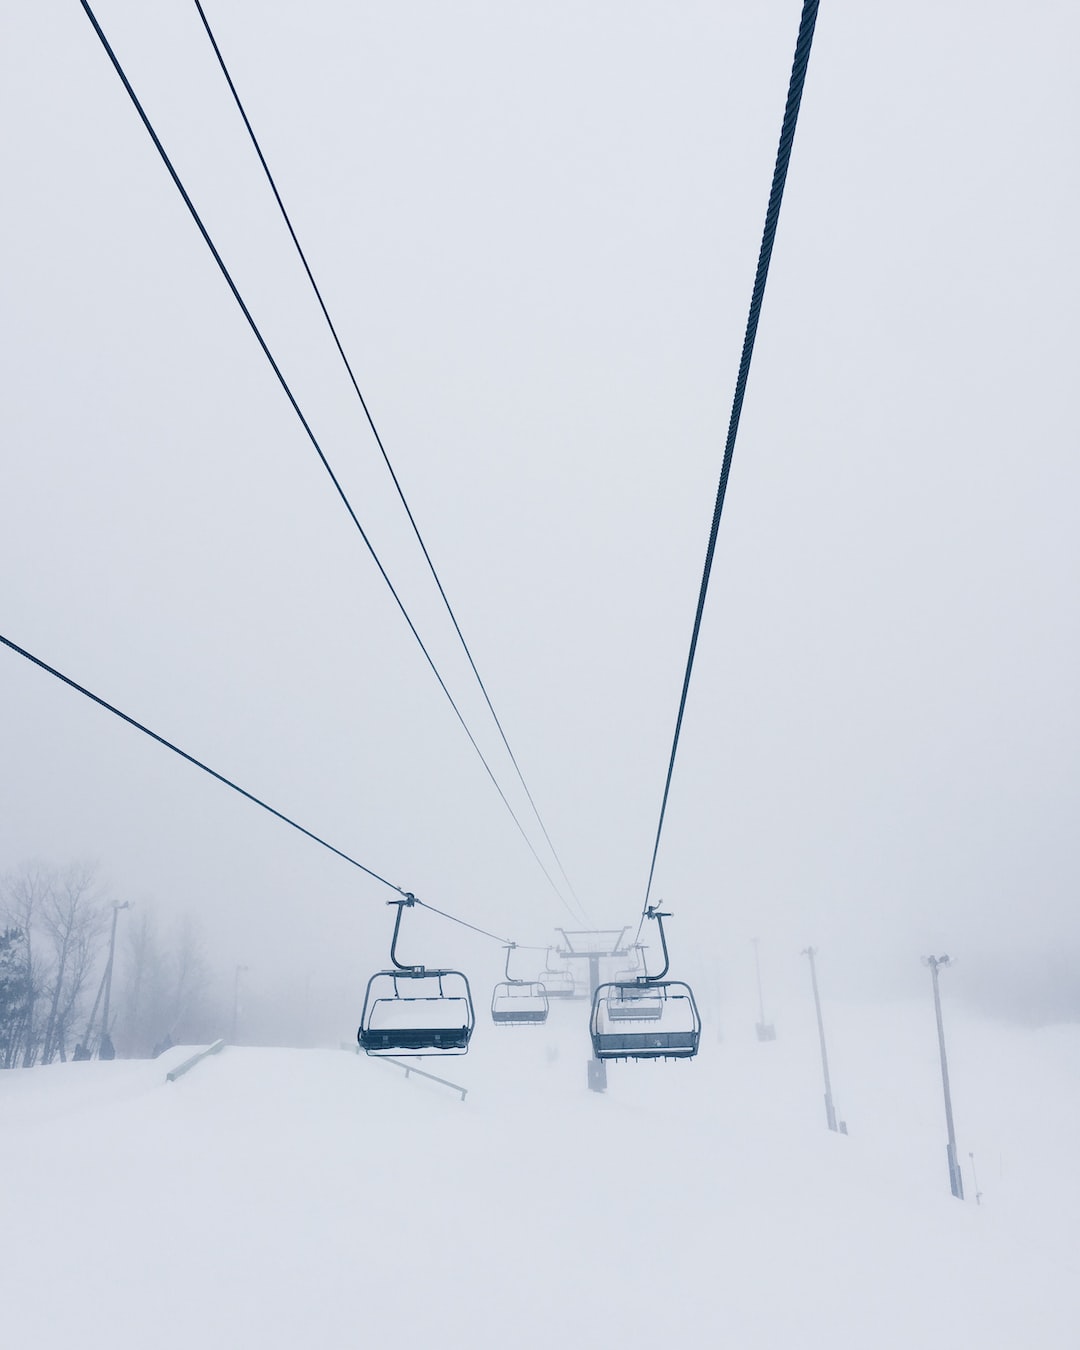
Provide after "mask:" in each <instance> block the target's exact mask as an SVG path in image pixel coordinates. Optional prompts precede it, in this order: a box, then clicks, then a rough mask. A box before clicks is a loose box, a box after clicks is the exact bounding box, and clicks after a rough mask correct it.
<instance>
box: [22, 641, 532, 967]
mask: <svg viewBox="0 0 1080 1350" xmlns="http://www.w3.org/2000/svg"><path fill="white" fill-rule="evenodd" d="M0 644H2V645H3V646H5V647H7V648H8V649H9V650H10V651H13V652H14V653H15V654H16V655H17V656H21V657H23V658H24V659H25V660H27V661H29V662H30V663H31V665H35V666H37V668H38V669H39V670H43V671H45V673H46V674H47V675H51V676H52V677H53V678H54V679H57V680H59V681H60V682H61V684H66V685H67V686H68V688H69V689H74V690H75V692H76V693H77V694H82V696H83V697H84V698H88V699H89V700H90V701H91V703H96V704H97V705H98V707H99V708H104V709H105V711H106V712H108V713H112V715H113V716H114V717H118V718H119V719H120V720H121V722H126V723H127V724H128V726H129V727H134V728H135V730H136V731H141V732H142V734H143V735H144V736H149V738H150V739H151V740H152V741H156V742H157V744H158V745H161V746H164V747H165V749H166V750H171V751H172V752H173V754H174V755H179V756H180V758H181V759H183V760H186V761H187V762H188V763H189V764H191V765H193V766H194V767H195V768H196V769H201V770H202V772H203V773H205V774H209V776H210V777H211V778H213V779H215V780H216V781H217V782H219V783H220V784H221V785H222V786H223V787H227V788H228V789H229V790H230V791H231V792H236V793H238V794H239V795H240V796H241V797H243V798H245V799H246V800H247V801H249V802H251V803H252V805H254V806H257V807H259V808H260V809H261V810H263V811H266V812H268V813H269V814H270V815H272V816H273V817H274V818H275V819H276V820H280V821H281V822H282V824H284V825H288V826H289V827H290V829H293V830H296V831H297V832H298V833H300V834H302V835H303V836H304V837H305V838H306V839H310V840H311V841H312V843H314V844H318V845H319V847H320V848H325V849H327V850H328V851H329V852H330V853H333V854H334V856H335V857H338V858H340V859H341V860H342V861H343V862H347V863H349V864H350V866H352V867H356V868H359V870H360V871H361V872H364V873H366V875H367V876H369V877H371V878H372V879H373V880H374V881H377V882H379V883H380V884H381V885H383V886H388V887H389V888H390V890H392V891H396V892H397V893H398V895H403V896H406V897H408V898H409V899H410V901H411V902H414V903H415V904H418V905H421V906H422V907H423V908H424V909H429V910H431V912H432V914H438V915H439V917H440V918H443V919H449V921H450V922H451V923H456V924H460V925H461V927H462V928H469V929H471V930H472V931H473V932H474V933H479V934H481V936H483V937H488V938H491V939H492V941H494V942H498V943H501V944H502V945H503V946H505V945H506V944H507V942H509V939H508V938H502V937H499V936H498V934H497V933H489V932H488V930H487V929H486V928H478V927H477V925H476V924H474V923H469V922H467V921H466V920H465V919H459V918H458V917H457V916H456V915H454V914H448V913H447V912H446V910H444V909H436V908H435V906H434V905H429V904H427V903H426V902H425V901H423V900H421V899H420V898H419V897H418V896H415V895H413V894H412V892H411V891H406V890H404V889H403V888H402V887H401V886H398V885H397V884H396V883H395V882H393V881H388V880H387V879H386V877H384V876H381V875H380V874H379V873H378V872H376V871H375V870H374V869H373V868H371V867H368V866H367V865H366V864H365V863H362V862H358V861H357V859H356V858H354V857H352V856H351V855H350V854H348V853H346V852H345V851H344V850H343V849H340V848H337V847H336V846H335V845H334V844H331V843H328V842H327V840H325V839H323V838H322V837H321V836H320V835H317V834H316V833H315V832H314V831H313V830H309V829H308V828H307V827H306V826H304V825H301V824H299V823H298V822H297V821H295V820H293V819H292V817H291V816H287V815H286V814H285V813H284V811H279V810H278V809H277V808H276V807H274V806H271V805H270V804H269V802H264V801H263V799H262V798H261V797H256V796H255V794H254V793H253V792H249V791H248V790H247V789H246V788H242V787H241V786H240V784H239V783H235V782H233V780H232V779H231V778H226V777H225V775H224V774H223V773H218V771H217V770H216V769H212V768H211V767H210V766H209V764H205V763H203V761H202V760H201V759H196V758H195V756H194V755H191V754H189V753H188V752H187V751H186V750H182V749H181V748H180V746H178V745H176V744H175V743H174V742H173V741H170V740H166V738H165V737H164V736H161V735H159V734H158V733H157V732H156V731H151V729H150V728H149V727H148V726H146V725H145V724H144V723H142V722H139V721H137V720H136V719H135V718H134V717H131V716H130V715H129V714H128V713H126V712H122V711H121V710H120V709H119V708H117V707H116V706H115V705H114V704H112V703H109V702H107V701H106V700H105V699H103V698H102V697H101V696H100V695H99V694H95V693H93V692H92V691H91V690H90V689H87V688H86V686H85V685H82V684H79V683H78V681H76V680H73V679H72V678H71V677H70V676H69V675H65V674H64V673H63V672H62V671H59V670H57V668H56V667H55V666H51V665H49V663H48V662H47V661H43V660H42V659H41V657H40V656H35V655H34V654H33V652H29V651H27V650H26V648H25V647H20V646H19V644H18V643H17V642H13V641H12V640H11V638H9V637H5V636H4V634H3V633H0ZM390 903H393V902H392V901H391V902H390ZM511 945H513V946H517V945H518V944H517V943H512V944H511ZM530 950H534V951H540V950H543V949H542V948H539V947H536V948H532V949H530Z"/></svg>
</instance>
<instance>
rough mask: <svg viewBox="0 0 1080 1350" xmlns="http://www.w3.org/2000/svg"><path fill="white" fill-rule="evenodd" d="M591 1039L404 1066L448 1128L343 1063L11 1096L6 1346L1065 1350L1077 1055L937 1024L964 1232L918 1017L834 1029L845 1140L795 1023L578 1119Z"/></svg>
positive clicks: (571, 1031) (411, 1088)
mask: <svg viewBox="0 0 1080 1350" xmlns="http://www.w3.org/2000/svg"><path fill="white" fill-rule="evenodd" d="M581 1017H582V1008H581V1006H580V1005H574V1006H573V1007H566V1006H562V1007H559V1008H556V1009H555V1010H554V1012H553V1018H552V1021H553V1023H555V1025H550V1024H549V1026H548V1027H546V1028H540V1029H534V1028H521V1029H517V1030H499V1031H496V1030H494V1029H492V1028H490V1027H487V1026H481V1028H480V1029H479V1030H478V1032H477V1035H476V1037H475V1040H474V1049H473V1051H472V1052H471V1053H470V1054H469V1055H468V1056H467V1057H465V1058H457V1059H450V1060H445V1061H442V1062H441V1063H436V1062H435V1061H433V1060H430V1059H427V1060H423V1061H420V1062H419V1065H420V1067H423V1068H426V1069H429V1070H432V1071H434V1072H438V1073H443V1074H445V1076H446V1077H448V1078H451V1079H454V1080H455V1081H458V1082H460V1083H462V1084H463V1085H465V1086H466V1087H468V1089H469V1095H468V1098H467V1100H465V1101H464V1102H462V1101H461V1100H460V1099H459V1098H458V1097H457V1096H455V1095H454V1094H453V1093H451V1092H449V1091H447V1090H446V1089H445V1088H442V1087H439V1086H438V1085H436V1084H433V1083H430V1082H426V1081H424V1080H420V1079H417V1078H415V1077H413V1078H410V1079H408V1080H406V1078H405V1076H404V1074H402V1073H401V1072H400V1070H398V1069H397V1068H395V1067H394V1066H393V1065H387V1064H384V1063H380V1062H378V1061H375V1060H369V1059H366V1058H362V1057H358V1056H356V1055H354V1054H352V1053H345V1052H343V1051H340V1050H337V1051H332V1050H322V1051H311V1050H308V1051H300V1050H260V1049H244V1048H227V1049H226V1050H225V1051H223V1052H222V1053H221V1054H220V1055H218V1056H216V1057H214V1058H208V1059H207V1060H205V1061H204V1062H202V1063H201V1064H200V1065H199V1066H198V1067H197V1068H196V1069H194V1070H193V1071H192V1072H191V1073H190V1074H188V1075H186V1076H185V1077H183V1078H181V1079H179V1080H178V1081H176V1082H173V1083H166V1082H165V1073H166V1070H167V1069H169V1068H170V1067H173V1066H175V1064H176V1063H178V1062H179V1061H180V1060H182V1059H183V1058H185V1055H186V1053H187V1052H186V1051H184V1050H182V1049H176V1050H173V1051H171V1052H170V1053H169V1055H168V1056H165V1057H163V1058H162V1059H159V1060H157V1061H154V1062H123V1061H118V1062H115V1063H112V1064H97V1063H92V1064H70V1065H61V1066H55V1067H50V1068H47V1069H35V1070H30V1071H26V1072H13V1073H8V1074H4V1075H0V1139H2V1143H3V1157H4V1159H5V1163H6V1166H5V1180H4V1186H3V1191H4V1222H3V1226H2V1229H0V1281H2V1284H3V1288H4V1301H3V1313H2V1320H3V1326H4V1343H5V1344H7V1345H11V1346H31V1345H33V1346H36V1347H42V1348H43V1350H51V1348H52V1347H60V1346H64V1347H68V1346H70V1347H78V1348H79V1350H84V1348H87V1350H88V1348H89V1347H99V1346H100V1347H106V1346H107V1347H110V1348H111V1350H135V1348H136V1347H138V1348H139V1350H144V1348H149V1347H162V1348H165V1347H196V1346H197V1347H218V1346H221V1347H226V1346H235V1347H248V1346H250V1347H278V1346H281V1347H290V1348H292V1347H296V1346H305V1347H314V1346H319V1347H336V1346H368V1345H372V1346H374V1345H378V1346H386V1347H398V1346H400V1347H408V1348H409V1350H411V1348H412V1347H420V1346H427V1345H440V1346H454V1347H456V1346H461V1347H469V1350H487V1348H488V1347H493V1348H494V1347H499V1348H500V1350H502V1348H504V1347H506V1348H511V1347H519V1346H520V1347H529V1348H530V1350H531V1348H532V1347H537V1348H539V1347H550V1346H554V1345H558V1346H560V1347H576V1346H593V1345H597V1344H604V1343H607V1342H608V1341H611V1340H613V1341H615V1342H616V1343H620V1344H628V1343H633V1344H634V1345H663V1346H682V1345H693V1346H695V1347H698V1346H731V1347H740V1348H741V1347H784V1348H785V1350H788V1348H790V1347H804V1346H805V1347H817V1346H822V1347H824V1346H829V1347H853V1348H854V1347H859V1348H860V1350H866V1348H868V1347H874V1348H875V1350H886V1347H894V1346H895V1347H904V1348H905V1350H906V1348H907V1347H914V1346H918V1347H920V1350H927V1347H935V1346H946V1345H947V1346H950V1347H964V1346H977V1347H980V1348H982V1347H1003V1348H1004V1347H1009V1348H1010V1350H1011V1348H1013V1347H1017V1348H1019V1347H1025V1346H1038V1347H1040V1350H1050V1348H1051V1347H1072V1348H1075V1347H1076V1346H1077V1344H1078V1343H1080V1321H1078V1319H1077V1316H1076V1314H1077V1310H1078V1303H1080V1278H1078V1276H1080V1270H1078V1265H1080V1262H1078V1260H1077V1242H1076V1238H1075V1215H1076V1212H1077V1201H1078V1200H1080V1189H1078V1185H1077V1175H1076V1174H1077V1168H1076V1164H1075V1160H1074V1157H1073V1155H1072V1153H1071V1151H1070V1150H1071V1149H1072V1137H1071V1136H1072V1134H1073V1132H1074V1128H1075V1122H1076V1120H1077V1106H1078V1104H1080V1085H1078V1081H1077V1068H1078V1066H1080V1029H1078V1028H1075V1027H1073V1028H1057V1029H1049V1030H1046V1031H1042V1032H1024V1033H1021V1032H1016V1031H1009V1030H1006V1029H1003V1028H1000V1027H995V1026H992V1025H988V1024H979V1023H974V1022H967V1021H963V1020H962V1019H961V1020H958V1019H955V1018H954V1019H953V1025H952V1026H951V1032H952V1035H951V1049H952V1055H953V1060H954V1074H955V1079H956V1082H955V1093H956V1105H957V1116H958V1128H959V1130H960V1143H961V1157H962V1159H963V1161H964V1163H965V1166H966V1167H967V1166H968V1164H969V1159H968V1156H967V1155H968V1152H969V1151H975V1153H976V1158H975V1161H976V1164H977V1166H978V1168H979V1181H980V1184H981V1186H982V1190H983V1192H984V1194H983V1203H982V1204H981V1206H976V1204H975V1203H974V1202H973V1199H969V1201H968V1202H966V1203H960V1202H958V1201H956V1200H954V1199H952V1197H951V1196H950V1195H949V1193H948V1188H947V1181H946V1173H945V1161H944V1140H943V1129H942V1124H941V1120H940V1114H941V1112H940V1099H939V1095H938V1094H937V1087H938V1084H937V1081H936V1078H935V1075H936V1068H937V1066H936V1048H935V1046H934V1044H933V1041H932V1028H928V1026H927V1016H926V1009H925V1008H918V1009H915V1008H910V1007H906V1006H896V1007H891V1008H886V1009H881V1008H879V1009H876V1010H872V1011H871V1010H866V1009H861V1010H857V1009H845V1010H843V1012H842V1014H841V1015H834V1016H833V1017H832V1022H831V1027H830V1030H831V1032H832V1035H833V1041H834V1044H833V1046H832V1047H831V1048H832V1051H833V1059H834V1073H835V1077H836V1084H837V1094H838V1098H839V1101H840V1105H841V1108H842V1111H841V1113H842V1114H845V1115H847V1117H848V1120H849V1124H850V1129H851V1133H850V1135H849V1136H848V1137H843V1136H839V1135H834V1134H830V1133H829V1132H828V1131H827V1130H826V1129H825V1126H824V1116H823V1111H822V1107H821V1094H820V1083H819V1080H818V1076H817V1075H818V1073H819V1065H818V1062H817V1058H816V1055H817V1049H816V1042H815V1040H814V1038H813V1031H812V1028H807V1027H806V1026H805V1025H802V1026H800V1027H796V1026H795V1024H794V1023H793V1022H791V1021H790V1020H788V1021H787V1022H785V1020H784V1019H781V1020H780V1036H779V1039H778V1040H777V1041H776V1042H775V1043H773V1044H771V1045H758V1044H757V1043H756V1042H755V1041H753V1040H752V1039H750V1038H749V1037H747V1036H746V1035H745V1034H743V1032H742V1030H740V1031H739V1033H738V1034H736V1032H735V1029H728V1033H727V1035H726V1036H725V1037H724V1038H722V1037H721V1034H720V1031H719V1029H718V1028H717V1027H716V1025H715V1023H713V1024H712V1025H707V1026H706V1032H705V1044H704V1048H703V1052H702V1054H701V1056H700V1057H699V1059H698V1060H697V1061H695V1062H693V1063H683V1064H666V1065H649V1064H644V1065H625V1066H623V1065H616V1066H611V1070H610V1086H609V1090H608V1092H607V1093H606V1095H604V1096H598V1095H596V1094H590V1093H588V1092H587V1091H586V1090H585V1064H584V1062H585V1058H586V1046H585V1040H584V1036H583V1032H582V1028H581ZM802 1022H803V1023H804V1024H805V1023H806V1019H805V1017H804V1018H803V1019H802ZM747 1030H751V1031H752V1028H748V1029H747ZM928 1031H929V1036H928V1034H927V1033H928ZM967 1184H968V1189H969V1194H970V1195H971V1196H973V1195H974V1189H975V1188H974V1186H973V1184H972V1182H971V1178H970V1172H969V1174H968V1176H967Z"/></svg>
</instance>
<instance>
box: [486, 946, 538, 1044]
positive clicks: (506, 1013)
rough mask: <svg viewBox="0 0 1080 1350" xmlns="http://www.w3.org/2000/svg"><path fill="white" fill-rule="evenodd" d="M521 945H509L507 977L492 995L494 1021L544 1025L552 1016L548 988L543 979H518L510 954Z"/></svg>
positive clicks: (501, 1023)
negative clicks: (515, 976)
mask: <svg viewBox="0 0 1080 1350" xmlns="http://www.w3.org/2000/svg"><path fill="white" fill-rule="evenodd" d="M516 945H517V944H516V943H513V942H510V943H508V944H507V947H506V978H505V979H504V980H502V981H501V982H500V983H499V984H497V985H496V986H495V989H494V991H493V992H492V995H491V1020H492V1021H493V1022H494V1023H495V1025H496V1026H500V1027H526V1026H534V1027H535V1026H543V1024H544V1023H545V1022H546V1021H547V1016H548V996H547V990H546V989H545V988H544V986H543V984H541V982H540V981H539V980H515V979H514V977H513V976H512V975H511V974H510V953H511V952H512V951H513V950H514V948H515V946H516Z"/></svg>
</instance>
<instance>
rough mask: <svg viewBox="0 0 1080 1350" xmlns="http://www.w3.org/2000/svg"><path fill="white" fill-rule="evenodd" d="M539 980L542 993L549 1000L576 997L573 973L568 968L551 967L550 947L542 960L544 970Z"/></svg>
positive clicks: (575, 983)
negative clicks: (541, 982)
mask: <svg viewBox="0 0 1080 1350" xmlns="http://www.w3.org/2000/svg"><path fill="white" fill-rule="evenodd" d="M540 979H541V980H542V981H543V984H544V991H545V992H546V994H547V996H548V998H549V999H552V998H577V997H578V991H577V981H576V980H575V979H574V972H573V971H572V970H571V969H570V967H569V966H564V967H563V968H562V969H561V970H559V969H558V968H557V967H554V966H552V964H551V948H550V947H549V948H548V954H547V956H546V958H545V960H544V969H543V970H542V971H541V972H540Z"/></svg>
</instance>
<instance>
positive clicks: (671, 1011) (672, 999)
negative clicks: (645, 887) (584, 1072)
mask: <svg viewBox="0 0 1080 1350" xmlns="http://www.w3.org/2000/svg"><path fill="white" fill-rule="evenodd" d="M646 912H647V914H648V917H649V918H650V919H655V920H656V921H657V923H658V925H659V928H660V942H661V945H662V947H663V952H664V968H663V970H662V971H660V973H659V974H658V975H649V974H648V973H647V972H646V973H644V974H642V975H639V976H637V977H636V978H635V979H633V980H612V981H609V982H608V983H606V984H602V985H600V986H599V988H598V989H597V990H596V994H595V996H594V997H593V1005H592V1016H591V1017H590V1019H589V1031H590V1033H591V1035H592V1043H593V1054H594V1055H595V1057H596V1058H597V1059H602V1060H603V1059H691V1058H692V1057H693V1056H694V1055H696V1054H697V1052H698V1046H699V1044H700V1042H701V1014H700V1013H699V1012H698V1007H697V1003H696V1001H695V999H694V991H693V990H692V989H691V988H690V986H689V985H688V984H686V983H685V982H684V981H682V980H668V979H665V978H664V977H665V976H666V975H667V972H668V966H669V960H668V950H667V940H666V938H665V936H664V922H663V921H664V919H665V918H668V917H669V916H668V915H666V914H662V913H661V912H660V911H659V910H657V909H649V910H648V911H646Z"/></svg>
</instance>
